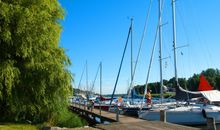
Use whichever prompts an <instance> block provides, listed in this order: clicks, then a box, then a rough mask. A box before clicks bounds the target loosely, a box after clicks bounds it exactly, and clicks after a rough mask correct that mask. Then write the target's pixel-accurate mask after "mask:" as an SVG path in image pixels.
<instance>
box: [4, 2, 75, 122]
mask: <svg viewBox="0 0 220 130" xmlns="http://www.w3.org/2000/svg"><path fill="white" fill-rule="evenodd" d="M63 14H64V11H63V9H62V7H61V6H60V4H59V3H58V1H57V0H0V120H1V121H21V120H31V121H33V122H43V121H47V120H50V119H52V120H53V119H55V118H54V117H57V116H60V114H61V113H60V112H61V111H62V110H63V109H66V107H67V99H68V95H69V94H70V93H71V87H70V86H71V79H72V78H71V74H70V72H69V71H68V70H67V67H68V66H69V65H70V60H69V58H68V57H67V56H66V55H65V51H64V49H63V48H61V47H59V39H60V32H61V25H60V23H59V20H61V19H63Z"/></svg>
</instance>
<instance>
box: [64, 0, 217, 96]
mask: <svg viewBox="0 0 220 130" xmlns="http://www.w3.org/2000/svg"><path fill="white" fill-rule="evenodd" d="M60 3H61V5H62V7H63V8H64V9H65V13H66V14H65V19H64V20H63V21H62V22H61V24H62V26H63V31H62V33H61V40H60V45H61V46H62V47H64V48H65V49H66V54H67V55H68V56H69V57H70V59H71V61H72V65H71V66H70V68H69V69H70V71H71V72H72V73H73V74H74V80H75V85H76V86H78V84H79V79H80V76H81V74H82V70H83V66H84V64H85V62H86V60H87V62H88V70H89V71H88V75H89V84H90V85H91V84H92V82H93V80H94V78H95V73H96V71H97V68H98V64H99V62H100V61H102V63H103V81H102V82H103V93H105V94H110V93H112V91H113V87H114V84H115V80H116V76H117V72H118V69H119V64H120V60H121V57H122V52H123V48H124V45H125V41H126V37H127V33H128V28H129V25H130V20H129V17H133V18H134V25H133V27H134V28H133V29H134V31H133V44H134V48H133V50H134V52H133V59H134V61H133V62H135V59H136V57H137V50H138V47H139V44H140V40H141V35H142V31H143V27H144V22H145V17H146V15H147V8H148V7H149V3H150V0H60ZM171 9H172V8H171V0H164V8H163V16H162V21H163V22H162V23H167V24H166V25H164V26H163V28H162V29H163V57H168V56H170V57H171V58H169V59H166V60H163V77H164V79H170V78H171V77H173V76H174V69H173V66H174V65H173V50H172V15H171ZM219 12H220V1H219V0H211V1H210V0H209V1H208V0H178V1H177V2H176V22H177V46H183V45H186V44H189V46H188V47H185V48H181V49H178V51H177V53H178V55H177V57H178V75H179V77H186V78H188V77H190V76H192V75H193V74H194V73H200V72H201V71H202V70H205V69H207V68H218V69H220V61H219V49H220V36H219V34H220V25H219V23H220V15H219ZM157 20H158V0H152V8H151V12H150V17H149V22H148V25H147V33H146V35H145V39H144V43H143V48H142V50H141V54H140V59H139V61H138V66H137V71H136V75H135V80H134V82H135V85H137V84H144V83H145V80H146V76H147V71H148V65H149V58H150V53H151V49H152V46H153V39H154V37H155V31H156V25H157ZM158 47H159V45H158V44H157V49H156V51H155V56H154V60H153V65H152V69H151V75H150V79H149V81H150V82H154V81H159V59H158V54H159V52H158ZM129 50H130V44H129V46H128V50H127V52H126V55H125V61H124V63H123V67H122V71H121V75H120V78H119V82H118V86H117V89H116V93H125V92H126V91H127V88H128V83H129V81H130V52H129ZM98 83H99V81H98V80H97V81H96V84H95V91H96V92H98V91H99V90H98V89H99V88H98V86H99V84H98ZM85 86H86V78H85V76H84V77H83V80H82V88H81V89H84V88H85Z"/></svg>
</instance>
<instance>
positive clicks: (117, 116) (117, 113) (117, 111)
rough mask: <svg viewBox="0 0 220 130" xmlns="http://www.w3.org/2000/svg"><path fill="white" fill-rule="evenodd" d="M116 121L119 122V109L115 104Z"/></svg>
mask: <svg viewBox="0 0 220 130" xmlns="http://www.w3.org/2000/svg"><path fill="white" fill-rule="evenodd" d="M116 121H117V122H119V109H118V107H117V106H116Z"/></svg>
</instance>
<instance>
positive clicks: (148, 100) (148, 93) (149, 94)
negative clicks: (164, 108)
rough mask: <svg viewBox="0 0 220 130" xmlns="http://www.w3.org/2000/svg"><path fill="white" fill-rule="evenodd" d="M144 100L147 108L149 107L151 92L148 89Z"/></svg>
mask: <svg viewBox="0 0 220 130" xmlns="http://www.w3.org/2000/svg"><path fill="white" fill-rule="evenodd" d="M146 98H147V107H149V106H151V99H152V96H151V90H150V89H149V88H148V89H147V94H146Z"/></svg>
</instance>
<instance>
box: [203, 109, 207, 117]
mask: <svg viewBox="0 0 220 130" xmlns="http://www.w3.org/2000/svg"><path fill="white" fill-rule="evenodd" d="M202 115H203V117H204V118H207V115H206V111H205V110H204V109H202Z"/></svg>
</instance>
